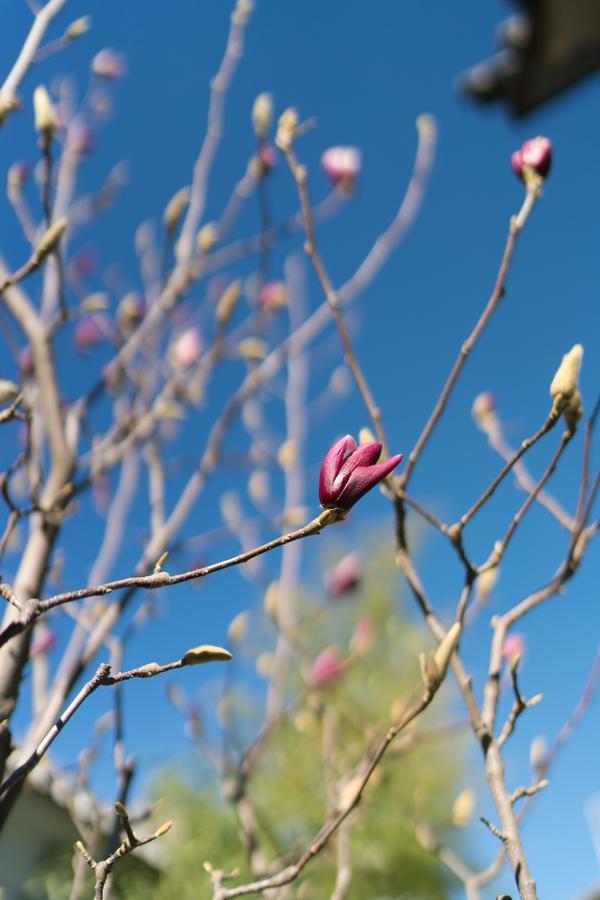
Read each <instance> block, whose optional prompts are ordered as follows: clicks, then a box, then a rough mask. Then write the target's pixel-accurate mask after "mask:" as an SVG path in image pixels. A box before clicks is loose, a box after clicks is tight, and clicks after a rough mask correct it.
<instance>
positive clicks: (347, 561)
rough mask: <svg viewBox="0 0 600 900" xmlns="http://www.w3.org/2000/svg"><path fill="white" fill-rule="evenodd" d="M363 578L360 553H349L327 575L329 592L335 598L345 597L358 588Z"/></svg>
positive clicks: (326, 585) (326, 582)
mask: <svg viewBox="0 0 600 900" xmlns="http://www.w3.org/2000/svg"><path fill="white" fill-rule="evenodd" d="M361 579H362V566H361V563H360V557H359V555H358V553H348V554H347V555H346V556H344V557H342V559H340V561H339V562H338V563H337V564H336V565H335V566H334V567H333V569H330V570H329V572H327V573H326V575H325V587H326V588H327V593H328V594H329V596H330V597H331V598H333V599H335V598H337V597H343V595H344V594H348V593H349V592H350V591H353V590H354V589H355V588H357V587H358V586H359V584H360V582H361Z"/></svg>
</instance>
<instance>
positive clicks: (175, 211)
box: [163, 187, 190, 232]
mask: <svg viewBox="0 0 600 900" xmlns="http://www.w3.org/2000/svg"><path fill="white" fill-rule="evenodd" d="M189 202H190V189H189V187H183V188H181V189H180V190H178V191H177V193H176V194H173V196H172V197H171V199H170V200H169V202H168V203H167V205H166V207H165V211H164V214H163V223H164V226H165V229H166V230H167V231H168V232H172V231H175V229H176V228H177V226H178V225H179V223H180V221H181V217H182V215H183V214H184V212H185V211H186V209H187V207H188V204H189Z"/></svg>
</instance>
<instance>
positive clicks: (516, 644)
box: [502, 631, 525, 666]
mask: <svg viewBox="0 0 600 900" xmlns="http://www.w3.org/2000/svg"><path fill="white" fill-rule="evenodd" d="M524 653H525V635H523V634H521V632H519V631H515V632H513V633H512V634H509V635H507V637H506V638H505V640H504V644H503V645H502V657H503V659H504V660H505V662H506V663H507V664H508V665H509V666H510V665H512V664H513V662H514V661H515V659H516V658H517V656H520V657H521V658H522V657H523V654H524Z"/></svg>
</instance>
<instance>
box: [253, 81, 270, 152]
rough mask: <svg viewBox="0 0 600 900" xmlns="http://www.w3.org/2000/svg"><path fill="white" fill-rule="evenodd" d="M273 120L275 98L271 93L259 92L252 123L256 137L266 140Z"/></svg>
mask: <svg viewBox="0 0 600 900" xmlns="http://www.w3.org/2000/svg"><path fill="white" fill-rule="evenodd" d="M272 121H273V98H272V96H271V94H268V93H264V94H259V95H258V97H257V98H256V100H255V101H254V104H253V106H252V124H253V126H254V133H255V134H256V137H257V138H258V139H259V140H261V141H264V140H265V138H266V137H267V135H268V133H269V131H270V129H271V123H272Z"/></svg>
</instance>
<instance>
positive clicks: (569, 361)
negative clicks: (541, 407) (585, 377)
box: [550, 344, 583, 431]
mask: <svg viewBox="0 0 600 900" xmlns="http://www.w3.org/2000/svg"><path fill="white" fill-rule="evenodd" d="M582 359H583V346H582V345H581V344H575V346H574V347H572V348H571V349H570V350H569V352H568V353H565V355H564V356H563V358H562V362H561V364H560V366H559V367H558V370H557V372H556V375H555V376H554V378H553V379H552V383H551V384H550V396H551V397H552V399H553V401H554V403H553V407H552V408H553V411H554V412H555V413H563V415H564V417H565V421H566V423H567V425H568V427H569V429H570V430H571V431H574V430H575V426H576V425H577V422H578V421H579V419H580V418H581V416H582V415H583V408H582V404H581V395H580V393H579V370H580V369H581V361H582Z"/></svg>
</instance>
